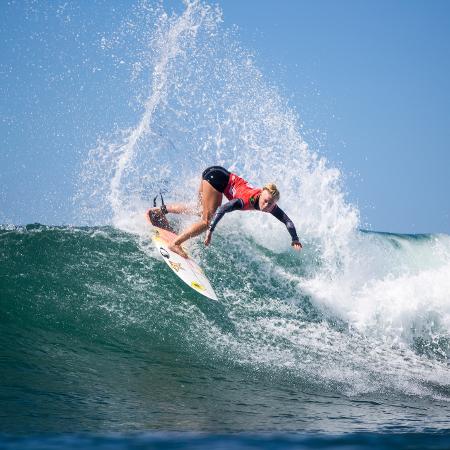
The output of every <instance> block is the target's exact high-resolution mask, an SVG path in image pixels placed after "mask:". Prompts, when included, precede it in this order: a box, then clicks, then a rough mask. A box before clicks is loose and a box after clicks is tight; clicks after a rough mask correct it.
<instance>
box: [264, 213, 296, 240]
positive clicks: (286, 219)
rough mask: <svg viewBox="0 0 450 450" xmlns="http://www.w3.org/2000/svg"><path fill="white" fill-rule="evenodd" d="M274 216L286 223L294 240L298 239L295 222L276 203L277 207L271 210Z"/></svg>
mask: <svg viewBox="0 0 450 450" xmlns="http://www.w3.org/2000/svg"><path fill="white" fill-rule="evenodd" d="M270 214H272V215H273V216H275V217H276V218H277V219H278V220H279V221H280V222H283V223H284V224H285V225H286V228H287V230H288V231H289V234H290V235H291V238H292V241H298V240H299V239H298V236H297V231H296V230H295V225H294V222H292V220H291V219H289V217H288V216H287V214H286V213H285V212H284V211H283V210H282V209H281V208H280V207H279V206H278V205H275V208H273V210H272V211H271V212H270Z"/></svg>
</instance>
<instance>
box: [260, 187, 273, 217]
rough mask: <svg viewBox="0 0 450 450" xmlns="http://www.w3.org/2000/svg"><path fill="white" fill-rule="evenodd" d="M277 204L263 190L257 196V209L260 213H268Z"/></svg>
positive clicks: (268, 193)
mask: <svg viewBox="0 0 450 450" xmlns="http://www.w3.org/2000/svg"><path fill="white" fill-rule="evenodd" d="M276 204H277V202H276V200H275V199H274V198H273V197H272V194H271V193H270V192H269V191H267V190H265V189H264V190H263V191H262V192H261V195H260V196H259V209H260V211H264V212H270V211H272V209H273V208H274V207H275V205H276Z"/></svg>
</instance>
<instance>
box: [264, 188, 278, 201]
mask: <svg viewBox="0 0 450 450" xmlns="http://www.w3.org/2000/svg"><path fill="white" fill-rule="evenodd" d="M263 191H268V192H269V194H270V195H272V197H273V199H274V200H275V201H276V202H277V201H278V200H280V191H279V190H278V188H277V187H276V185H275V184H274V183H267V184H266V185H265V186H264V187H263Z"/></svg>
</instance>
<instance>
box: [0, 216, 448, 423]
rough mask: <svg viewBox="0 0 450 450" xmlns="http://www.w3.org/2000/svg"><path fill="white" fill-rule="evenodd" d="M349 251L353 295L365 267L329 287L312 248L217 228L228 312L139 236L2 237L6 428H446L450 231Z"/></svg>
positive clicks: (364, 243) (108, 231) (42, 233)
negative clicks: (276, 247) (275, 246)
mask: <svg viewBox="0 0 450 450" xmlns="http://www.w3.org/2000/svg"><path fill="white" fill-rule="evenodd" d="M355 240H357V246H358V247H359V248H360V249H362V248H365V249H366V251H367V258H368V261H367V265H366V266H367V267H372V268H374V269H373V271H372V272H371V273H372V277H371V278H366V279H365V280H364V282H362V281H360V284H359V287H355V286H356V285H357V280H358V276H359V277H363V276H365V275H364V273H365V271H368V270H369V269H368V268H367V267H360V272H358V273H353V274H345V273H342V274H341V277H340V278H334V279H331V278H328V279H326V278H325V276H324V274H323V272H322V269H321V264H322V263H321V262H320V260H319V258H318V257H317V256H318V254H317V253H314V252H312V250H308V249H307V250H306V251H305V253H304V254H303V255H302V256H301V257H299V256H298V255H296V254H293V252H291V251H290V249H286V251H283V252H274V251H272V250H269V249H267V248H265V247H264V246H261V245H258V244H257V243H255V241H254V240H253V238H252V237H249V236H247V235H245V234H237V233H229V232H228V230H225V227H222V229H221V230H218V234H217V236H216V242H215V244H214V246H213V247H211V248H210V249H208V251H207V252H205V251H204V250H203V248H202V247H201V245H200V244H198V245H196V244H193V245H192V247H191V251H192V252H193V253H194V254H195V256H196V257H197V258H198V259H199V261H200V263H201V264H202V266H203V267H204V269H205V271H206V273H207V274H208V276H209V278H210V280H211V282H212V284H213V285H214V287H215V289H216V291H217V293H218V294H219V296H220V302H219V303H218V304H217V303H216V302H211V301H208V300H205V299H203V297H200V296H198V295H197V294H196V293H195V292H194V291H193V290H190V289H189V288H187V287H185V285H184V284H183V283H182V282H181V281H179V280H178V278H177V277H176V276H175V275H174V274H173V273H172V272H171V271H169V270H168V269H167V267H166V266H165V264H164V262H163V261H161V260H160V259H159V258H158V255H157V253H156V252H155V250H154V248H153V247H152V245H151V244H150V243H149V240H148V239H143V238H142V237H140V236H139V235H136V234H130V233H127V232H123V231H120V230H117V229H115V228H111V227H100V228H99V227H85V228H68V227H47V226H42V225H30V226H27V227H21V228H19V227H14V228H13V227H10V228H3V229H2V230H1V232H0V242H1V245H0V258H1V261H2V264H1V265H0V267H1V269H0V270H1V273H0V279H1V280H2V283H1V287H0V299H1V300H0V302H1V329H2V333H1V334H0V340H1V348H2V358H1V360H0V366H1V372H2V387H1V389H0V397H1V398H2V404H3V405H4V409H3V411H5V414H4V415H2V417H1V418H0V428H1V429H2V430H3V431H8V432H15V431H16V432H23V430H24V429H26V430H27V432H33V431H39V432H41V431H61V430H64V431H86V430H91V431H92V430H94V431H95V430H102V431H105V430H128V431H129V430H133V429H143V428H147V429H148V428H150V429H165V430H170V429H176V430H180V429H187V430H204V431H205V430H210V431H224V430H225V431H226V430H228V431H230V430H231V431H252V430H253V431H256V430H261V429H266V430H268V429H272V430H273V429H279V430H291V431H293V430H298V429H302V430H307V431H308V430H310V431H312V430H314V431H316V430H321V431H327V432H340V431H343V430H346V431H352V430H353V431H357V430H366V431H373V430H379V429H383V427H394V428H395V427H398V428H399V429H401V430H405V429H411V430H417V429H424V428H427V429H428V428H429V429H433V428H440V427H441V426H443V427H444V428H445V426H446V425H445V424H446V423H447V424H448V422H447V420H448V412H449V405H448V402H449V400H450V382H449V380H450V376H449V374H450V371H449V368H448V357H449V352H450V345H449V339H448V329H449V322H448V321H449V320H450V306H449V302H448V292H449V289H448V283H449V277H448V267H449V253H448V252H449V249H450V238H449V237H448V236H431V235H430V236H405V235H387V234H380V233H365V232H359V233H355ZM360 251H361V252H362V250H360ZM382 254H383V255H384V258H383V259H384V261H385V266H383V267H382V265H381V264H379V266H380V267H382V268H379V269H378V275H377V277H375V275H374V274H375V273H376V271H375V268H376V267H377V266H376V262H377V258H381V255H382ZM355 265H357V264H356V262H355ZM389 265H390V266H391V268H392V267H394V268H395V271H394V270H391V271H389V270H388V269H387V268H386V266H389ZM383 270H384V272H383ZM387 272H389V273H387ZM357 275H358V276H357ZM338 286H340V287H341V289H338ZM236 408H237V409H238V410H239V414H237V413H236ZM6 411H7V413H6ZM405 411H407V412H408V413H407V414H405ZM330 415H334V417H335V420H333V421H331V422H330V421H329V420H328V418H329V417H330ZM243 417H245V421H243V419H242V418H243ZM446 417H447V418H446Z"/></svg>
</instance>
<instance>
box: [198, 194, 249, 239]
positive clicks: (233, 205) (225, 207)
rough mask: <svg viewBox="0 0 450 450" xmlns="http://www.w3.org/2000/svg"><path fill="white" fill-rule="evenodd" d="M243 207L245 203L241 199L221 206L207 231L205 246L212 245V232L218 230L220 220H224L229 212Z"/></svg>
mask: <svg viewBox="0 0 450 450" xmlns="http://www.w3.org/2000/svg"><path fill="white" fill-rule="evenodd" d="M243 207H244V202H243V201H242V200H241V199H240V198H235V199H233V200H231V201H229V202H228V203H225V204H224V205H222V206H219V207H218V208H217V211H216V213H215V214H214V216H213V218H212V220H211V222H210V224H209V226H208V230H207V231H206V237H205V245H209V244H210V242H211V237H212V232H213V231H214V228H216V226H217V224H218V223H219V221H220V219H222V217H223V215H224V214H225V213H227V212H231V211H236V210H238V209H242V208H243Z"/></svg>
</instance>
